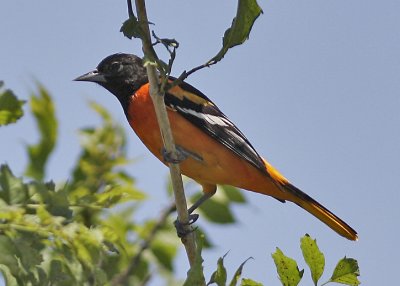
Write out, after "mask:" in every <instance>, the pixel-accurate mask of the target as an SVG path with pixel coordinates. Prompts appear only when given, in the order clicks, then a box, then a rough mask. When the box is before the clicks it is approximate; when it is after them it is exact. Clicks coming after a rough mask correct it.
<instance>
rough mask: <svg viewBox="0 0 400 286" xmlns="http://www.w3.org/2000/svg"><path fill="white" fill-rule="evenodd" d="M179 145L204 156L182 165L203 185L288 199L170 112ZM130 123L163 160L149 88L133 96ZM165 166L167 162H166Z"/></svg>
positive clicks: (255, 171) (258, 173) (261, 175)
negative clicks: (233, 188) (217, 185)
mask: <svg viewBox="0 0 400 286" xmlns="http://www.w3.org/2000/svg"><path fill="white" fill-rule="evenodd" d="M167 112H168V116H169V120H170V124H171V129H172V133H173V136H174V140H175V144H177V145H179V146H181V147H183V148H185V149H186V150H188V151H190V152H193V153H195V154H197V155H198V156H200V157H201V158H202V159H203V160H201V161H199V160H196V159H194V158H191V157H189V158H188V159H186V160H184V161H183V162H182V163H181V164H180V167H181V171H182V173H183V174H184V175H186V176H188V177H190V178H192V179H194V180H195V181H197V182H199V183H200V184H204V183H209V184H225V185H232V186H236V187H239V188H243V189H247V190H250V191H254V192H258V193H263V194H267V195H272V196H274V197H277V198H280V199H287V198H286V195H285V194H284V193H283V192H282V191H281V190H280V188H278V187H277V186H276V184H275V183H274V182H273V180H272V178H271V177H269V176H268V175H266V174H265V173H262V172H261V171H259V170H258V169H256V168H255V167H254V166H252V165H251V164H249V163H248V162H246V161H245V160H243V159H241V158H240V157H239V156H237V155H236V154H234V153H233V152H231V151H230V150H229V149H228V148H226V147H225V146H223V145H222V144H221V143H219V142H218V141H216V140H214V139H213V138H212V137H210V136H208V135H207V134H206V133H204V132H203V131H201V130H200V129H199V128H197V127H196V126H195V125H193V124H192V123H190V122H189V121H188V120H186V119H185V118H184V117H182V116H181V115H180V114H178V113H177V112H175V111H173V110H170V109H168V111H167ZM128 113H129V115H130V118H129V123H130V125H131V127H132V129H133V130H134V131H135V132H136V134H137V135H138V137H139V138H140V140H141V141H142V142H143V143H144V144H145V145H146V147H147V148H148V149H149V150H150V152H151V153H153V154H154V155H155V156H156V157H157V158H158V159H159V160H160V161H163V159H162V153H161V150H162V148H163V143H162V139H161V135H160V130H159V126H158V123H157V120H156V115H155V111H154V107H153V103H152V100H151V98H150V96H149V95H148V87H142V88H141V89H139V90H138V91H137V92H136V94H135V95H134V96H133V97H132V102H131V104H130V106H129V111H128ZM163 163H164V162H163Z"/></svg>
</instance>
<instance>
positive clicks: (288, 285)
mask: <svg viewBox="0 0 400 286" xmlns="http://www.w3.org/2000/svg"><path fill="white" fill-rule="evenodd" d="M272 258H273V259H274V262H275V265H276V270H277V271H278V275H279V279H280V280H281V283H282V285H283V286H296V285H297V284H299V282H300V280H301V278H302V277H303V273H304V270H301V271H300V270H299V268H298V266H297V262H296V261H295V260H294V259H292V258H290V257H287V256H286V255H284V254H283V252H282V250H280V249H279V248H278V247H277V248H276V252H275V253H273V254H272Z"/></svg>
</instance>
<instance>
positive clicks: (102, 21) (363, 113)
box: [0, 0, 400, 285]
mask: <svg viewBox="0 0 400 286" xmlns="http://www.w3.org/2000/svg"><path fill="white" fill-rule="evenodd" d="M259 4H260V5H261V6H262V8H263V10H264V14H263V15H262V16H261V17H260V18H259V19H258V21H257V22H256V23H255V25H254V29H253V32H252V34H251V35H250V39H249V41H248V42H247V43H246V44H245V45H244V46H240V47H236V48H234V49H233V50H231V51H230V52H229V53H228V54H227V55H226V57H225V59H224V60H223V61H222V62H221V63H219V64H218V65H216V66H214V67H212V68H210V69H206V70H203V71H200V72H198V73H196V74H194V75H192V76H191V77H190V78H189V79H188V82H189V83H191V84H192V85H194V86H196V87H197V88H199V89H200V90H202V91H203V93H205V94H206V95H207V96H209V97H210V98H212V99H213V101H214V102H216V103H217V104H218V105H219V107H220V108H221V109H222V110H223V111H224V113H225V114H227V115H228V116H229V117H230V118H231V119H232V121H234V122H235V123H236V124H237V126H238V127H239V128H240V129H241V130H242V131H243V132H244V133H245V134H246V135H247V137H248V138H249V139H250V141H251V142H252V143H253V145H254V147H255V148H256V149H257V150H258V151H259V153H260V154H261V155H263V156H264V157H266V158H267V159H268V160H269V161H270V163H272V164H273V165H274V166H275V167H277V168H278V169H279V170H280V171H281V172H282V173H283V174H284V175H285V176H286V177H288V178H289V179H290V180H291V181H292V182H293V183H294V184H295V185H297V186H298V187H299V188H301V189H302V190H304V191H305V192H307V193H308V194H309V195H311V196H313V197H314V198H316V199H317V200H318V201H320V202H321V203H323V204H324V205H325V206H326V207H328V208H329V209H330V210H332V211H333V212H335V213H336V214H337V215H339V216H340V217H342V218H343V219H344V220H346V221H347V222H348V223H349V224H350V225H351V226H353V227H354V228H355V229H356V230H357V231H358V232H359V236H360V240H359V241H358V242H350V241H347V240H345V239H343V238H341V237H340V236H338V235H336V233H334V232H333V231H331V230H330V229H328V228H327V227H326V226H325V225H323V224H322V223H320V222H319V221H318V220H316V219H314V218H313V217H312V216H310V215H309V214H308V213H306V212H304V211H303V210H301V209H300V208H298V207H297V206H295V205H293V204H289V203H287V204H285V205H283V204H280V203H278V202H277V201H276V200H273V199H270V198H268V197H262V196H260V195H257V194H252V193H247V194H246V197H247V198H248V200H249V202H250V204H249V205H246V206H240V207H235V208H234V211H235V215H236V217H237V218H238V220H239V222H240V223H239V224H236V225H234V226H229V227H226V226H215V225H214V226H209V225H208V224H205V225H204V226H205V227H206V230H207V232H208V233H209V234H211V235H212V237H213V240H214V242H215V244H216V245H217V247H216V248H215V249H213V250H212V251H207V252H205V253H204V258H205V263H204V264H205V270H206V272H207V274H208V275H210V274H211V271H212V269H214V267H215V263H216V260H217V258H218V257H219V256H221V255H223V254H225V253H226V252H227V251H228V250H230V253H229V255H228V257H227V259H226V264H227V266H228V268H229V269H230V272H231V273H232V272H233V271H234V269H236V267H237V266H238V265H239V264H240V263H241V262H242V261H243V260H245V259H246V258H247V257H249V256H252V257H254V258H255V260H253V261H249V262H248V264H247V265H246V266H245V270H244V276H245V277H252V278H254V279H255V280H258V281H260V282H264V283H265V284H266V285H267V284H268V285H280V284H279V282H278V280H277V274H276V272H275V267H274V265H273V261H272V259H271V256H270V254H271V253H272V252H274V251H275V247H276V246H279V247H280V248H281V249H282V250H283V251H284V252H285V253H286V254H287V255H289V256H291V257H293V258H295V259H297V260H298V261H300V267H302V268H303V267H305V263H304V262H303V261H302V257H301V251H300V249H299V239H300V237H301V236H302V235H304V233H306V232H307V233H310V234H311V236H313V237H316V238H317V240H318V244H319V246H320V248H321V249H322V250H323V251H324V252H325V255H326V258H327V265H326V271H327V273H326V276H324V277H325V278H326V279H328V274H330V272H331V271H332V270H333V268H334V266H335V263H336V262H337V260H339V259H340V258H341V257H343V256H344V255H346V256H348V257H354V258H356V259H358V261H359V265H360V269H361V278H360V279H361V281H362V282H364V285H391V284H393V279H394V278H393V274H395V273H396V270H397V265H398V257H399V256H400V249H399V247H397V240H398V237H399V235H400V224H399V219H400V208H399V206H398V204H399V201H400V200H399V196H400V195H399V186H398V183H397V180H398V179H399V177H400V168H399V164H398V162H399V159H400V112H399V110H400V94H399V93H400V30H399V27H400V20H399V17H398V15H399V11H400V2H399V1H394V0H392V1H390V0H387V1H370V0H364V1H361V0H359V1H316V0H314V1H311V0H308V1H259ZM125 5H126V3H125V1H105V0H96V1H95V0H86V1H77V0H71V1H50V0H46V1H45V0H38V1H15V0H13V1H11V0H5V1H2V4H1V6H0V7H1V10H2V11H3V13H2V16H1V18H0V35H1V45H0V67H1V69H0V79H1V80H4V81H5V84H6V87H8V88H11V89H13V90H14V91H15V92H16V93H17V94H18V95H19V96H20V97H22V98H27V97H28V96H29V93H30V91H31V90H33V89H34V88H35V80H38V81H40V82H42V83H43V84H44V85H45V86H46V87H47V88H48V89H49V91H50V92H51V93H52V94H53V96H54V99H55V104H56V108H57V111H58V119H59V121H60V131H59V132H60V140H59V144H58V146H57V150H56V152H55V154H54V155H53V157H52V158H51V160H50V168H49V170H48V174H49V178H53V179H55V180H62V179H65V177H66V175H67V174H68V173H69V171H70V169H71V168H72V166H73V163H74V162H75V159H76V157H77V155H78V154H77V153H78V150H79V142H78V137H77V129H78V128H80V127H82V126H88V125H92V124H95V123H97V122H98V121H97V120H98V119H97V118H96V116H95V115H94V114H93V113H92V112H91V111H90V110H89V108H88V104H87V102H88V101H89V100H96V101H97V102H99V103H101V104H103V105H105V106H107V107H108V108H109V110H110V111H111V112H112V114H113V115H114V117H115V118H116V119H117V120H118V121H120V122H121V124H123V125H124V126H125V127H126V129H127V132H129V134H130V142H129V154H130V156H131V157H134V158H137V165H133V166H132V174H134V176H135V177H136V178H137V182H138V184H139V186H140V187H141V188H142V189H143V190H146V192H148V194H149V196H150V200H149V202H148V204H149V206H151V207H149V208H147V209H148V210H147V212H146V209H144V210H143V211H142V214H141V215H143V217H147V216H151V215H152V212H154V209H161V208H162V207H163V206H165V205H166V203H167V202H166V197H165V192H164V191H163V188H164V185H165V181H166V177H167V174H168V172H167V169H166V168H165V167H164V166H162V165H161V164H160V163H159V162H158V161H157V160H156V159H154V158H152V156H151V155H150V154H149V152H147V150H146V149H145V148H144V147H143V146H142V144H141V142H140V141H139V140H138V139H137V138H136V136H135V135H134V134H133V133H132V132H131V131H130V130H129V126H128V124H127V123H126V122H125V118H124V115H123V112H122V110H121V107H120V106H119V103H118V102H117V100H116V99H115V98H114V97H113V96H111V95H110V94H109V93H108V92H107V91H106V90H104V89H102V88H100V87H98V86H96V85H94V84H84V83H77V82H73V81H72V79H73V78H75V77H76V76H78V75H81V74H83V73H84V72H87V71H89V70H91V69H92V68H94V67H95V66H96V65H97V64H98V62H99V61H100V60H101V59H102V58H104V57H105V56H107V55H109V54H112V53H115V52H131V53H135V54H139V55H141V47H140V44H139V42H137V41H129V40H127V39H126V38H124V37H123V36H122V34H121V33H119V28H120V25H121V23H122V22H123V21H124V20H125V19H126V17H127V16H126V15H127V13H126V7H125ZM147 5H148V14H149V20H150V21H151V22H153V23H155V24H156V25H155V26H153V29H154V30H155V31H156V33H157V34H158V35H159V36H161V37H171V38H172V37H173V38H175V39H177V40H178V41H179V42H180V48H179V50H178V55H177V60H176V64H175V66H174V71H175V75H178V74H180V72H181V71H182V70H184V69H190V68H191V67H193V66H196V65H198V64H200V63H202V62H204V61H205V60H207V59H209V58H210V57H211V56H213V55H214V54H215V53H216V52H217V51H218V50H219V48H220V45H221V37H222V35H223V32H224V31H225V29H226V28H227V27H228V26H229V25H230V23H231V20H232V17H233V15H234V13H235V10H236V4H235V1H228V0H221V1H212V0H207V1H189V0H187V1H176V0H174V1H172V0H171V1H148V4H147ZM0 137H1V138H2V139H1V145H2V147H1V148H0V162H1V163H3V162H7V163H8V164H10V165H11V167H12V169H13V170H14V171H15V173H17V174H21V172H22V170H23V166H24V165H25V163H26V155H25V153H24V143H32V142H34V141H35V139H36V138H37V135H36V130H35V128H34V126H33V125H32V121H31V119H30V118H29V117H26V118H24V119H22V120H21V121H20V122H19V123H18V124H16V125H15V126H9V127H6V128H2V129H1V130H0ZM149 170H151V172H150V171H149ZM154 174H157V176H156V177H154ZM149 210H152V212H150V211H149ZM153 214H154V213H153ZM177 267H178V268H179V269H181V270H179V275H180V276H181V277H183V276H184V275H185V271H186V267H187V265H186V261H185V257H184V255H181V256H180V259H179V261H178V263H177ZM304 279H305V280H306V281H303V284H301V285H307V284H310V283H311V279H310V278H309V273H308V272H306V274H305V277H304Z"/></svg>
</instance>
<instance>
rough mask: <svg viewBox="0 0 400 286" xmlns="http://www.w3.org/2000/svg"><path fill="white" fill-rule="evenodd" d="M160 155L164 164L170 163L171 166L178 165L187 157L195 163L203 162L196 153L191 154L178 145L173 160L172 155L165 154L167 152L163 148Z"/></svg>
mask: <svg viewBox="0 0 400 286" xmlns="http://www.w3.org/2000/svg"><path fill="white" fill-rule="evenodd" d="M161 155H162V157H163V160H164V161H165V162H167V163H172V164H179V163H181V162H182V161H184V160H186V159H187V158H189V157H190V158H192V159H195V160H196V161H203V158H202V157H201V156H199V155H197V154H196V153H193V152H191V151H189V150H187V149H185V148H183V147H182V146H179V145H176V155H177V158H173V157H172V154H171V153H170V152H167V150H165V148H162V150H161Z"/></svg>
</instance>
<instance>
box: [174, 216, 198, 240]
mask: <svg viewBox="0 0 400 286" xmlns="http://www.w3.org/2000/svg"><path fill="white" fill-rule="evenodd" d="M198 218H199V215H198V214H190V215H189V221H188V222H187V223H182V222H180V221H179V220H178V219H176V220H175V221H174V226H175V229H176V233H177V235H178V237H179V238H183V237H185V236H187V235H188V234H189V233H192V232H193V231H195V230H196V229H197V227H195V228H190V229H187V228H186V227H187V226H190V225H192V224H193V223H195V222H196V221H197V219H198Z"/></svg>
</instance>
